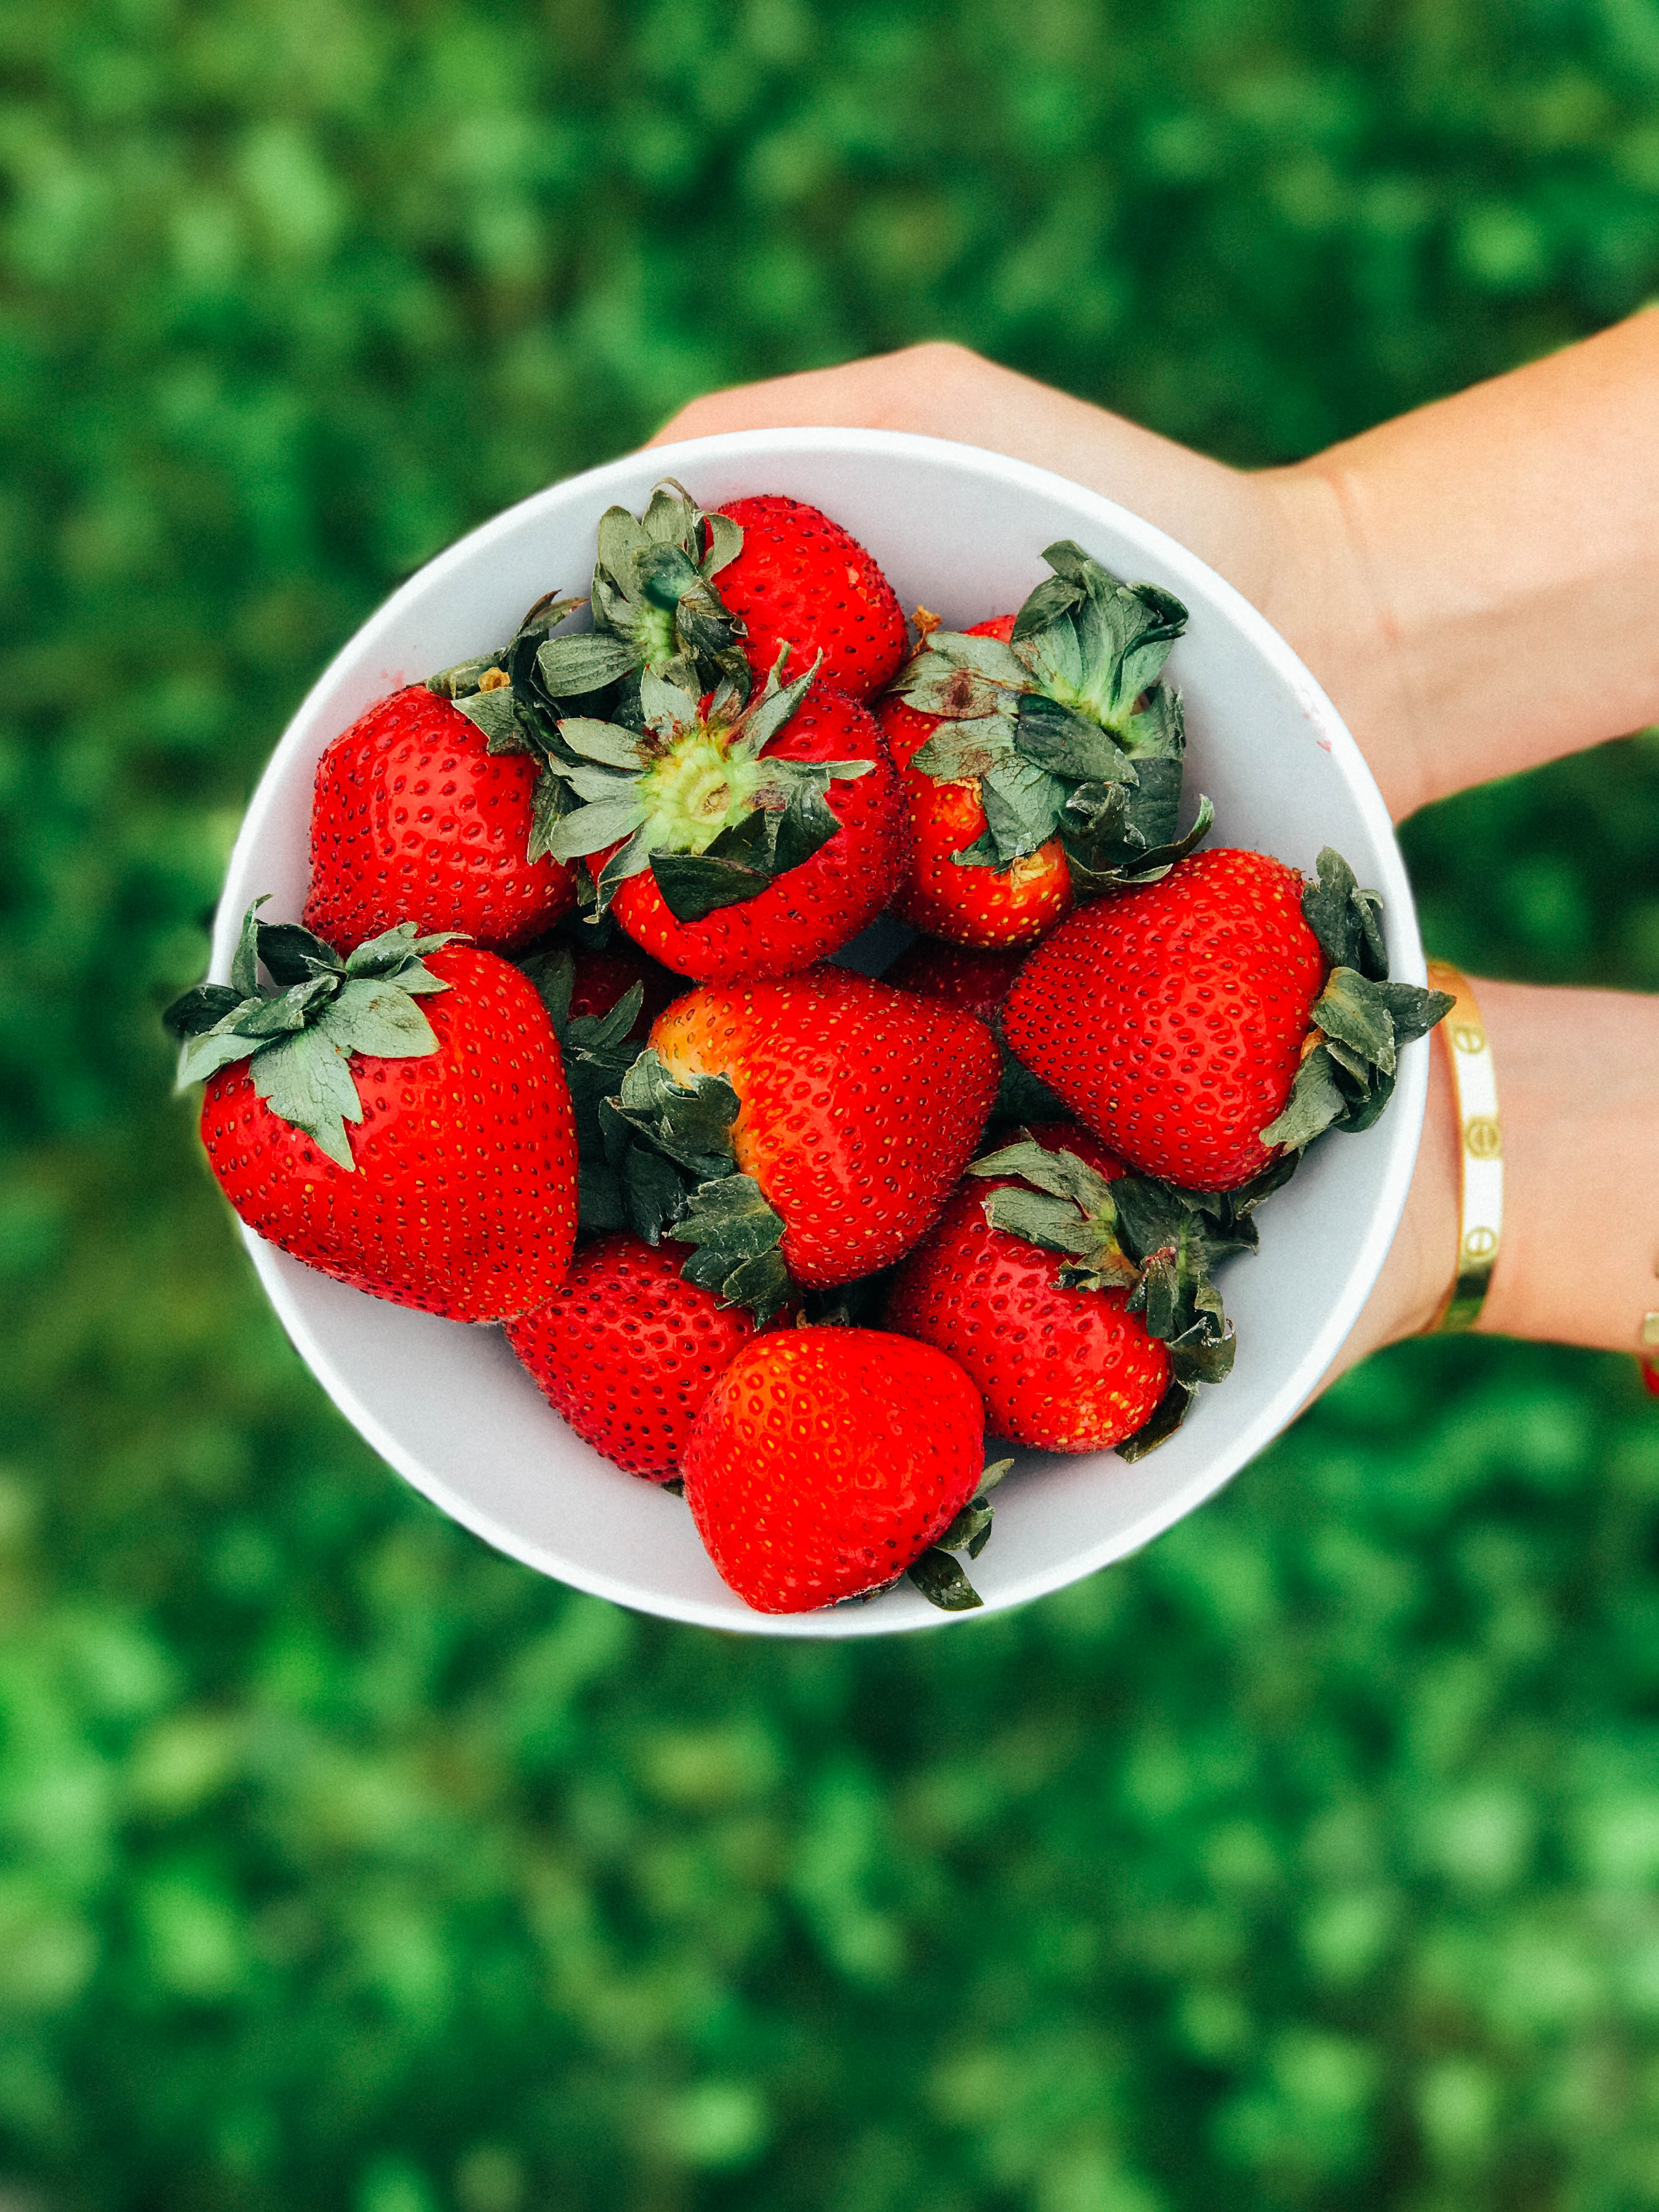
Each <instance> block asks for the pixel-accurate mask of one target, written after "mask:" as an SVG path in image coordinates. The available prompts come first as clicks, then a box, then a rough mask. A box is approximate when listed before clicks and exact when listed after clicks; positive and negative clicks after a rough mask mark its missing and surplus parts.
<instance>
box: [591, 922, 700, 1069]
mask: <svg viewBox="0 0 1659 2212" xmlns="http://www.w3.org/2000/svg"><path fill="white" fill-rule="evenodd" d="M573 965H574V977H573V980H572V982H571V987H570V1004H569V1006H568V1008H567V1009H566V1011H567V1012H568V1015H569V1016H570V1018H571V1019H572V1020H574V1019H575V1018H577V1017H578V1016H580V1015H582V1014H592V1015H599V1014H608V1013H609V1012H611V1008H612V1006H615V1005H616V1003H617V1000H619V999H622V998H625V997H626V996H627V994H628V993H629V991H631V990H632V989H633V987H634V986H635V983H637V984H638V985H639V986H640V991H641V1003H640V1011H639V1014H638V1017H637V1018H636V1019H635V1023H634V1026H633V1027H632V1029H630V1030H629V1032H628V1034H629V1036H630V1037H633V1038H636V1039H637V1040H638V1041H639V1042H640V1043H641V1044H643V1043H644V1042H645V1040H646V1038H647V1036H648V1035H649V1033H650V1029H651V1024H652V1023H653V1022H654V1021H655V1020H656V1018H657V1016H658V1015H659V1013H661V1012H662V1010H663V1008H664V1007H665V1006H672V1005H673V1003H674V1001H675V1000H676V999H678V998H681V997H683V996H684V994H685V993H686V992H687V991H689V990H690V987H691V986H690V983H689V982H688V981H687V980H686V978H685V977H684V975H671V973H670V972H669V970H668V969H666V968H665V967H663V966H661V965H660V964H659V963H658V962H657V961H655V960H653V959H652V958H651V957H650V956H649V954H647V953H645V952H642V951H641V950H640V948H639V947H638V945H630V944H629V942H628V940H627V939H625V938H624V939H621V940H619V941H618V942H617V943H616V944H614V945H606V946H605V950H604V951H592V950H590V949H589V948H588V947H587V946H586V945H579V946H578V947H577V948H576V951H575V952H574V956H573Z"/></svg>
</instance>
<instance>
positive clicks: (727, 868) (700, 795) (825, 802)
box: [566, 687, 909, 981]
mask: <svg viewBox="0 0 1659 2212" xmlns="http://www.w3.org/2000/svg"><path fill="white" fill-rule="evenodd" d="M705 703H707V702H705ZM566 727H567V728H568V727H570V725H568V724H567V725H566ZM734 727H736V725H734V724H733V723H732V720H731V719H730V717H729V716H728V715H725V714H724V713H723V710H721V709H720V708H718V707H717V706H715V707H710V708H708V713H707V714H706V715H705V714H703V713H699V714H698V715H697V716H696V719H695V720H693V721H692V722H690V724H688V725H684V726H677V727H676V728H674V730H673V731H672V732H671V733H669V734H667V735H666V736H665V738H664V739H663V741H662V742H661V744H660V746H659V749H658V750H655V751H654V752H653V755H652V757H650V759H649V761H648V763H647V765H646V766H645V768H644V769H642V770H641V773H640V774H639V775H638V776H637V779H636V781H635V785H634V786H633V787H634V788H636V789H637V790H638V792H639V793H640V799H639V802H638V804H639V807H640V809H641V812H642V813H643V814H644V817H645V818H644V822H643V825H642V827H641V828H639V829H636V830H635V832H634V835H633V836H632V838H631V839H630V840H629V846H628V847H627V848H623V850H622V851H621V852H618V851H617V848H614V847H613V848H611V849H610V854H609V856H608V857H606V856H604V855H602V854H600V853H598V852H596V853H595V854H594V856H593V860H592V867H593V871H594V873H595V876H596V878H599V880H600V881H601V883H603V882H604V879H605V874H606V872H607V871H614V870H615V869H616V868H617V867H618V866H623V865H629V866H632V867H633V869H634V872H632V873H629V874H626V875H624V876H623V878H622V879H621V880H620V881H619V882H617V885H616V890H615V893H614V903H615V908H616V915H617V920H618V921H620V922H621V924H622V926H623V928H624V929H625V930H626V931H627V932H628V933H629V936H630V937H631V938H633V939H635V942H636V943H637V944H639V945H643V946H644V948H645V949H646V951H647V952H649V953H651V954H652V955H653V957H654V958H656V959H658V960H660V961H661V962H662V963H664V964H665V966H666V967H669V968H671V969H676V970H678V973H680V974H681V975H693V976H700V977H705V978H707V977H714V978H717V979H719V980H720V981H726V980H727V979H729V978H732V977H736V976H739V975H788V974H791V973H792V972H793V970H795V969H799V968H804V967H806V966H807V965H808V964H809V963H811V962H812V961H814V960H820V959H822V958H823V957H824V956H825V955H826V954H828V953H830V952H835V951H839V949H840V948H841V946H842V945H845V944H847V943H848V940H849V939H852V938H854V937H856V936H857V934H858V933H859V932H860V930H861V929H863V928H864V927H866V924H868V923H869V922H871V921H874V919H875V917H876V915H878V914H879V913H880V911H881V909H882V908H883V907H884V905H885V904H886V903H887V901H888V899H889V897H890V895H891V893H892V891H893V890H894V888H895V886H896V884H897V883H898V882H899V879H900V878H901V877H902V874H903V872H904V867H905V863H906V860H907V858H908V851H909V841H908V833H907V830H906V826H905V816H904V799H903V796H902V793H901V791H900V788H899V782H898V778H897V776H896V774H895V773H894V769H893V764H892V762H891V760H890V757H889V756H888V751H887V748H886V745H885V744H884V743H883V741H882V736H881V732H880V731H879V730H878V727H877V726H876V723H875V720H874V719H873V718H872V716H871V715H870V714H866V711H865V709H864V708H862V707H860V706H858V705H856V704H855V703H854V702H853V701H852V700H850V699H848V698H846V697H844V696H842V694H841V693H840V692H838V691H830V690H819V689H817V688H816V687H814V689H813V690H811V693H810V694H809V695H808V696H806V698H805V702H804V703H803V704H801V705H799V706H797V707H796V708H794V711H793V714H790V716H789V718H788V720H787V721H786V722H785V723H784V725H783V726H782V728H781V730H780V731H779V732H778V734H777V735H776V736H775V737H773V738H770V739H769V741H768V742H767V743H766V744H765V746H764V750H762V751H761V752H760V753H759V754H758V755H757V756H755V757H752V758H750V759H744V757H742V756H741V753H740V751H738V750H736V749H734V748H733V746H732V743H731V738H732V730H733V729H734ZM866 762H867V763H869V766H868V768H867V769H865V768H864V766H863V763H866ZM843 763H844V764H847V765H848V769H849V770H850V772H849V773H848V774H845V775H833V776H831V775H825V774H824V773H823V771H824V770H825V769H829V768H831V767H834V768H837V769H838V768H840V767H841V766H842V764H843ZM854 764H856V765H854ZM814 766H816V767H817V769H819V771H820V773H819V776H818V779H817V781H818V783H819V784H820V785H821V786H822V787H823V789H822V793H821V795H817V794H814V793H811V792H808V791H806V788H805V775H804V772H805V770H806V769H808V768H810V767H814ZM790 778H793V781H789V780H787V779H790ZM617 781H618V782H620V781H622V779H620V778H618V779H617ZM798 786H799V787H800V789H801V790H802V792H803V793H804V796H803V797H802V799H800V800H799V804H801V805H805V806H807V807H816V808H820V809H823V810H824V811H823V815H822V820H821V828H822V830H823V832H824V833H826V834H824V835H823V840H822V842H818V843H817V845H816V846H813V845H811V844H810V842H809V843H808V845H807V848H806V851H805V857H804V858H794V857H793V854H794V852H795V849H796V848H795V847H794V846H793V844H790V843H788V842H787V839H788V837H789V836H790V834H791V832H790V823H791V821H792V818H793V817H792V812H791V809H792V807H793V805H795V804H796V803H797V802H796V801H795V800H794V799H792V797H791V793H793V791H794V790H795V789H796V788H797V787H798ZM601 803H602V804H607V805H609V804H613V803H614V802H613V801H611V800H609V799H607V800H605V801H603V802H601ZM585 811H586V810H583V811H578V812H577V813H574V814H573V815H571V816H569V817H568V823H569V825H570V827H569V829H568V832H567V835H568V837H569V839H570V842H572V843H573V844H580V842H581V837H582V835H583V832H582V831H581V829H580V826H579V825H580V823H582V821H583V819H584V812H585ZM769 816H770V817H772V819H773V820H774V821H775V822H777V823H780V824H781V826H780V828H779V831H778V836H779V847H778V850H777V852H776V853H775V854H774V855H773V856H771V860H768V859H767V856H765V855H764V854H753V855H751V854H750V852H749V850H748V849H747V846H748V841H749V839H750V833H751V831H755V832H758V830H759V829H760V827H761V826H762V825H763V823H766V821H767V817H769ZM817 834H818V833H817V830H816V829H809V832H808V836H809V838H810V837H811V836H816V835H817ZM727 848H732V849H731V850H730V852H729V853H728V849H727ZM630 852H631V856H632V857H631V860H629V858H628V855H629V853H630ZM774 861H775V862H776V863H779V864H781V865H779V866H776V867H775V872H774V869H773V866H772V863H773V862H774ZM757 867H758V868H760V869H761V870H762V872H759V873H757V872H754V871H755V869H756V868H757ZM671 899H672V900H673V902H674V904H673V905H671V904H670V900H671ZM680 917H683V918H680Z"/></svg>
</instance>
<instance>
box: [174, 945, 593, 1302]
mask: <svg viewBox="0 0 1659 2212" xmlns="http://www.w3.org/2000/svg"><path fill="white" fill-rule="evenodd" d="M256 953H257V956H258V958H259V959H263V961H264V964H265V967H266V969H267V970H268V972H269V973H270V975H271V977H272V982H271V984H270V987H265V988H261V987H260V986H259V985H258V981H257V970H256ZM422 954H424V955H425V957H424V959H422V957H421V956H422ZM278 1015H280V1016H281V1017H283V1019H281V1020H280V1021H279V1019H278V1018H276V1016H278ZM167 1019H168V1025H169V1027H170V1028H172V1029H173V1032H174V1034H175V1035H178V1036H183V1037H185V1039H186V1040H187V1042H185V1055H184V1061H183V1066H182V1070H181V1073H183V1075H184V1076H185V1079H191V1078H194V1077H197V1076H201V1075H205V1076H207V1078H208V1083H207V1091H206V1095H205V1097H204V1100H203V1105H202V1139H203V1142H204V1144H205V1145H206V1146H207V1151H208V1158H209V1159H210V1163H211V1164H212V1167H213V1171H214V1173H215V1175H216V1176H217V1177H218V1179H219V1182H220V1183H221V1184H222V1187H223V1189H224V1192H225V1194H226V1196H227V1197H228V1199H229V1200H230V1202H231V1205H232V1206H234V1208H235V1210H236V1212H237V1213H238V1214H240V1217H241V1218H242V1219H243V1220H244V1221H245V1222H246V1223H247V1225H248V1226H249V1227H250V1228H251V1229H253V1230H254V1231H257V1232H258V1235H260V1236H261V1237H266V1238H268V1239H269V1240H270V1243H273V1244H276V1245H280V1246H281V1248H282V1249H283V1250H284V1251H286V1252H291V1253H292V1254H293V1255H295V1258H296V1259H299V1260H303V1261H306V1262H307V1265H308V1266H311V1267H318V1268H320V1269H321V1270H322V1271H323V1273H325V1274H330V1275H333V1276H336V1277H337V1278H338V1279H339V1280H341V1281H342V1282H346V1283H349V1284H351V1285H354V1286H355V1287H356V1288H357V1289H359V1290H363V1291H372V1292H373V1293H374V1295H375V1296H376V1297H383V1298H389V1299H391V1300H392V1301H393V1302H394V1303H395V1304H398V1305H407V1306H416V1307H419V1308H420V1309H422V1310H423V1311H425V1312H428V1313H435V1314H442V1315H445V1316H447V1317H448V1318H449V1319H451V1320H453V1321H501V1320H504V1319H506V1318H507V1317H508V1316H512V1315H513V1314H520V1313H523V1312H525V1311H526V1310H528V1309H529V1308H531V1307H532V1306H537V1305H540V1304H543V1303H544V1301H545V1300H546V1299H547V1298H548V1297H550V1296H551V1294H552V1293H553V1291H555V1290H556V1289H557V1287H558V1285H559V1284H560V1283H561V1282H562V1280H563V1278H564V1273H565V1270H566V1268H567V1267H568V1265H569V1261H570V1254H571V1249H572V1246H573V1244H574V1239H575V1231H576V1154H575V1138H574V1128H573V1126H572V1120H571V1110H570V1096H569V1092H568V1089H567V1087H566V1084H565V1079H564V1073H563V1070H562V1067H561V1066H560V1062H559V1054H558V1048H557V1047H556V1044H555V1042H554V1038H553V1030H552V1024H550V1021H549V1019H548V1016H547V1012H546V1010H545V1009H544V1006H543V1005H542V1002H541V1000H540V999H539V998H538V996H537V994H536V991H535V988H534V987H533V986H532V984H531V983H530V982H529V981H527V980H526V977H524V976H523V975H520V973H519V971H518V969H516V968H513V967H512V966H510V965H509V964H508V963H507V962H506V961H505V960H501V959H498V958H497V957H495V954H494V953H489V952H479V951H474V950H473V949H472V948H471V947H470V946H467V945H452V944H447V943H446V942H445V941H444V939H442V938H438V939H420V938H417V937H416V934H415V933H414V931H413V929H412V928H411V927H407V926H405V927H402V928H399V929H397V930H392V931H389V932H387V933H385V934H384V935H383V936H381V937H380V938H377V939H371V940H370V942H369V943H368V944H367V945H362V946H359V947H358V948H356V950H355V951H353V952H352V954H351V955H350V956H349V960H348V961H345V962H342V961H341V960H340V959H339V958H338V957H337V955H336V954H335V953H334V952H333V951H332V950H331V947H329V946H327V945H324V944H322V943H321V942H320V940H319V939H316V938H314V937H312V936H310V935H309V934H308V933H307V932H305V931H303V930H301V929H298V928H295V927H293V926H291V925H289V926H286V927H283V926H277V925H264V924H259V923H258V922H257V921H256V920H255V918H254V914H253V912H252V909H250V912H249V915H248V918H247V921H246V924H245V926H244V933H243V941H242V945H241V947H240V950H239V951H238V955H237V959H236V963H235V965H234V967H233V969H232V980H231V982H230V984H229V985H228V986H223V985H216V984H207V985H203V986H201V987H199V988H198V989H197V990H195V991H191V992H187V993H186V994H185V996H184V997H183V998H182V999H180V1000H178V1001H176V1002H175V1004H174V1005H173V1006H172V1007H170V1008H169V1009H168V1015H167ZM296 1020H297V1021H300V1022H302V1023H303V1024H304V1025H303V1026H295V1023H296Z"/></svg>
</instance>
